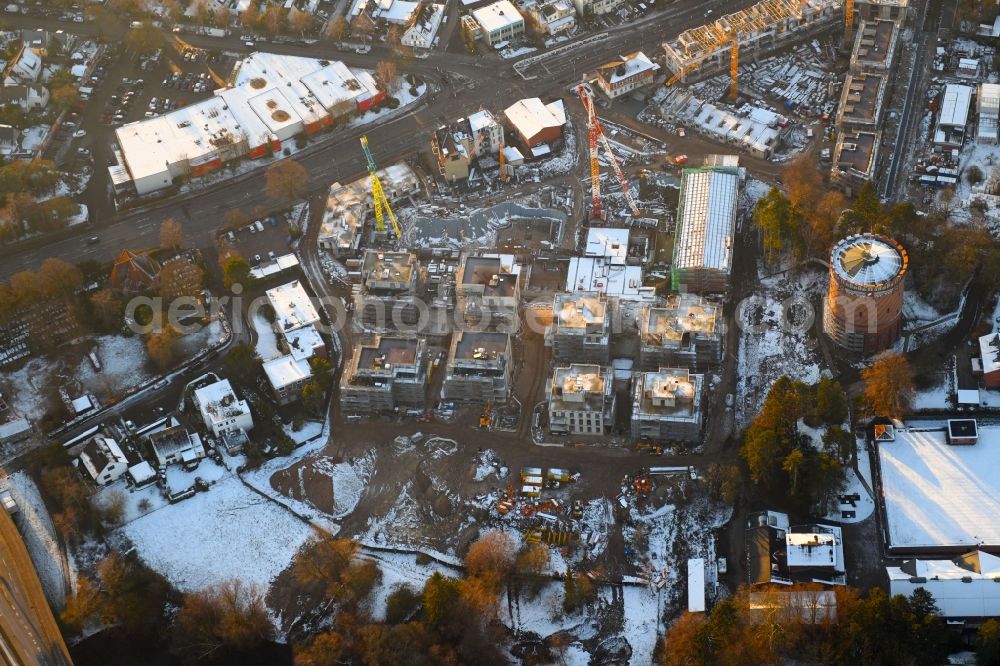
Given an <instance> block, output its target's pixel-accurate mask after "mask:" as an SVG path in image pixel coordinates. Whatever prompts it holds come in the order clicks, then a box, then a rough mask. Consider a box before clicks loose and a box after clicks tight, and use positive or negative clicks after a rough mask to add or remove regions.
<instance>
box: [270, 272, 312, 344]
mask: <svg viewBox="0 0 1000 666" xmlns="http://www.w3.org/2000/svg"><path fill="white" fill-rule="evenodd" d="M266 293H267V300H268V301H269V302H270V303H271V307H273V308H274V325H275V327H276V328H277V329H278V330H279V331H281V332H283V333H287V332H288V331H292V330H295V329H296V328H302V327H303V326H308V325H310V324H315V323H316V322H318V321H319V313H317V312H316V308H315V307H313V304H312V301H311V300H310V298H309V294H307V293H306V290H305V289H303V288H302V285H301V284H300V283H299V281H298V280H295V281H293V282H289V283H288V284H283V285H281V286H279V287H274V288H273V289H268V290H267V292H266Z"/></svg>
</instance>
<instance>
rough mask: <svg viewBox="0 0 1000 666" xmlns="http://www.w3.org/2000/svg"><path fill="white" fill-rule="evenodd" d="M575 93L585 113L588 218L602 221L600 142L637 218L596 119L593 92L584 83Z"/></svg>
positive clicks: (608, 145) (623, 176)
mask: <svg viewBox="0 0 1000 666" xmlns="http://www.w3.org/2000/svg"><path fill="white" fill-rule="evenodd" d="M576 92H577V94H578V95H579V96H580V102H581V103H582V104H583V108H584V110H585V111H586V112H587V141H588V143H589V146H590V216H591V218H592V219H595V220H603V219H604V217H603V208H602V206H601V165H600V164H599V163H598V161H597V142H598V140H600V142H601V145H602V146H603V147H604V154H605V157H607V158H608V162H610V163H611V168H612V170H613V171H614V172H615V178H617V179H618V184H619V185H621V188H622V193H623V194H624V195H625V201H626V202H627V203H628V207H629V210H630V211H631V212H632V215H634V216H635V217H638V216H639V208H638V207H637V206H636V203H635V198H634V197H633V196H632V191H631V190H630V189H629V185H628V180H626V179H625V175H624V174H623V173H622V169H621V167H620V166H619V165H618V158H616V157H615V154H614V153H613V152H612V151H611V145H610V144H609V143H608V138H607V137H606V136H604V128H603V127H601V121H600V120H599V119H598V118H597V112H596V111H595V110H594V96H593V92H592V91H591V89H590V86H588V85H587V84H584V83H581V84H580V85H578V86H577V87H576Z"/></svg>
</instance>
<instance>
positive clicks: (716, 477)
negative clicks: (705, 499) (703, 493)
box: [705, 463, 743, 504]
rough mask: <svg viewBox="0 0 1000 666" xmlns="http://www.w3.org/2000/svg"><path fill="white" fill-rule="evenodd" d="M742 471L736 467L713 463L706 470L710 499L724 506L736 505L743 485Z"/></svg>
mask: <svg viewBox="0 0 1000 666" xmlns="http://www.w3.org/2000/svg"><path fill="white" fill-rule="evenodd" d="M742 481H743V480H742V478H741V477H740V470H739V468H738V467H736V465H726V464H723V463H712V464H710V465H709V466H708V469H706V470H705V482H706V487H707V490H708V494H709V496H710V497H712V498H714V499H716V500H718V501H719V502H722V503H723V504H734V503H735V502H736V500H737V499H738V498H739V494H740V486H741V485H742Z"/></svg>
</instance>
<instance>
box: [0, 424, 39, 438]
mask: <svg viewBox="0 0 1000 666" xmlns="http://www.w3.org/2000/svg"><path fill="white" fill-rule="evenodd" d="M29 432H31V424H30V423H29V422H28V419H15V420H13V421H10V422H8V423H0V441H6V440H9V439H13V438H15V437H20V436H21V435H24V434H26V433H29Z"/></svg>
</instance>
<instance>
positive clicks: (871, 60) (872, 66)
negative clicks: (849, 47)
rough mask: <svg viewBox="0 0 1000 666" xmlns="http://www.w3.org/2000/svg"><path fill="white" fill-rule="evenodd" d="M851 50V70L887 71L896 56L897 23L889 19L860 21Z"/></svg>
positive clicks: (889, 69)
mask: <svg viewBox="0 0 1000 666" xmlns="http://www.w3.org/2000/svg"><path fill="white" fill-rule="evenodd" d="M856 30H857V36H856V37H855V39H854V49H853V51H852V52H851V70H852V71H854V72H883V73H888V72H890V71H891V70H892V66H893V63H894V60H895V56H896V42H897V39H898V37H899V24H898V23H897V22H896V21H893V20H889V19H874V20H868V21H865V20H863V21H861V22H860V23H859V24H858V26H857V28H856Z"/></svg>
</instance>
